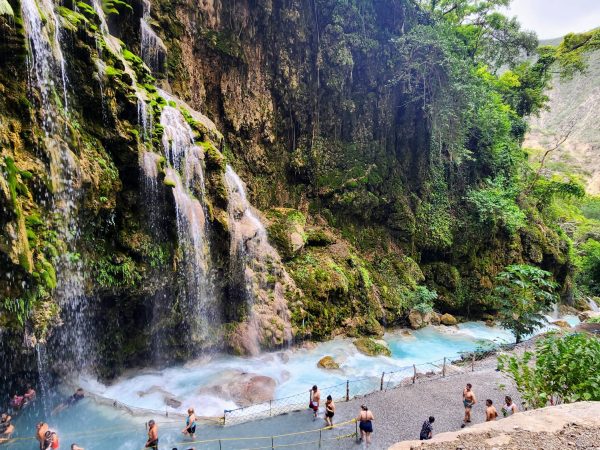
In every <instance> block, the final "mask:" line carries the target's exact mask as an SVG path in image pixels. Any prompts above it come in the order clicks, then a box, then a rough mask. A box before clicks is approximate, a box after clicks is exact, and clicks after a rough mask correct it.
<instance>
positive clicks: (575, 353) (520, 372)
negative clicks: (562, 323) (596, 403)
mask: <svg viewBox="0 0 600 450" xmlns="http://www.w3.org/2000/svg"><path fill="white" fill-rule="evenodd" d="M498 362H499V368H500V370H501V371H503V372H504V373H506V374H507V375H508V376H509V377H510V378H512V379H513V381H514V382H515V384H516V386H517V389H518V391H519V393H520V394H521V397H522V398H523V399H524V400H525V401H526V402H527V404H528V405H529V406H530V407H532V408H541V407H543V406H546V405H547V404H548V403H550V404H554V405H556V404H560V403H572V402H576V401H580V400H600V341H599V340H598V339H596V338H594V337H592V336H589V335H587V334H583V333H575V334H569V335H567V336H560V335H559V334H558V333H557V332H553V333H550V334H549V335H548V336H546V337H545V338H544V339H541V340H540V341H538V342H537V344H536V349H535V353H533V352H525V353H524V354H523V356H509V355H501V356H499V357H498Z"/></svg>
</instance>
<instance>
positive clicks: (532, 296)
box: [493, 264, 557, 343]
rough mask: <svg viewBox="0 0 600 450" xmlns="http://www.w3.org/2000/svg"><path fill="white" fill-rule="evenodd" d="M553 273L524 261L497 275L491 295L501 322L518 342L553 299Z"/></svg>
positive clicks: (537, 322)
mask: <svg viewBox="0 0 600 450" xmlns="http://www.w3.org/2000/svg"><path fill="white" fill-rule="evenodd" d="M551 276H552V274H551V273H549V272H546V271H545V270H542V269H540V268H538V267H534V266H530V265H527V264H513V265H510V266H508V267H506V268H505V269H504V270H503V271H502V272H500V273H499V274H498V276H497V277H496V288H495V289H494V294H493V298H494V300H495V302H496V306H497V308H498V318H499V319H500V323H501V324H502V325H503V326H504V327H506V328H508V329H509V330H511V331H512V332H513V334H514V335H515V338H516V340H517V343H519V342H520V341H521V339H522V338H523V337H525V336H527V335H528V334H531V333H533V332H534V331H535V329H536V328H538V327H540V326H542V325H543V324H544V322H545V319H544V312H548V311H549V310H550V309H551V308H552V304H553V303H555V302H556V300H557V299H556V296H555V295H554V293H553V291H554V288H555V287H556V283H554V282H553V281H551V280H550V278H551Z"/></svg>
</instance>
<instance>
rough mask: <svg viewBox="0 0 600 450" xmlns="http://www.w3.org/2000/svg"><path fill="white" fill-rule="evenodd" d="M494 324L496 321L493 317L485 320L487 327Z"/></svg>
mask: <svg viewBox="0 0 600 450" xmlns="http://www.w3.org/2000/svg"><path fill="white" fill-rule="evenodd" d="M494 325H496V322H494V320H493V319H488V320H486V321H485V326H486V327H490V328H491V327H493V326H494Z"/></svg>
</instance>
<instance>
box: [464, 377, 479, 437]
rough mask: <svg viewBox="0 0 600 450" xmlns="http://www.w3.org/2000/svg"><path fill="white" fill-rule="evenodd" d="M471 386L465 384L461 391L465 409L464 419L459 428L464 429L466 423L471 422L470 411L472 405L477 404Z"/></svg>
mask: <svg viewBox="0 0 600 450" xmlns="http://www.w3.org/2000/svg"><path fill="white" fill-rule="evenodd" d="M472 389H473V385H472V384H471V383H467V387H466V388H465V389H464V390H463V406H464V407H465V418H464V423H463V424H462V426H461V428H464V427H465V426H466V425H467V423H470V422H471V409H472V408H473V405H475V403H477V398H476V397H475V393H474V392H473V391H472Z"/></svg>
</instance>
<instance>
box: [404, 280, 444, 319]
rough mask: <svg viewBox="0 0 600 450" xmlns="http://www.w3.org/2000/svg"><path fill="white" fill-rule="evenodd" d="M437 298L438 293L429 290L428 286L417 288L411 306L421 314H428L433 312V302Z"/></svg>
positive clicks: (413, 293) (412, 295)
mask: <svg viewBox="0 0 600 450" xmlns="http://www.w3.org/2000/svg"><path fill="white" fill-rule="evenodd" d="M437 297H438V295H437V292H435V291H433V290H430V289H428V288H427V287H426V286H417V287H416V289H415V290H414V291H413V292H412V293H411V297H410V300H409V305H410V306H411V308H413V309H416V310H417V311H419V312H420V313H421V314H427V313H429V312H431V311H433V302H434V301H435V299H437Z"/></svg>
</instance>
